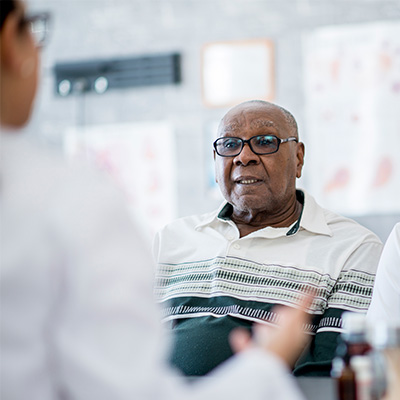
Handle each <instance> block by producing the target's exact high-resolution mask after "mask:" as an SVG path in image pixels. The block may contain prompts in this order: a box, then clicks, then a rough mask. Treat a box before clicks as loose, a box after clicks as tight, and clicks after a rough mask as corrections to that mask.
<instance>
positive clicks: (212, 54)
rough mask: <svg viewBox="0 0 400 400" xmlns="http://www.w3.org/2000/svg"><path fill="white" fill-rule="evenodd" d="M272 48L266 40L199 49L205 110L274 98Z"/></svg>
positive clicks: (228, 43)
mask: <svg viewBox="0 0 400 400" xmlns="http://www.w3.org/2000/svg"><path fill="white" fill-rule="evenodd" d="M273 68H274V47H273V43H272V42H271V41H270V40H267V39H253V40H241V41H227V42H214V43H208V44H205V45H204V46H203V49H202V95H203V103H204V104H205V105H206V106H207V107H230V106H233V105H236V104H238V103H241V102H242V101H246V100H253V99H261V100H273V98H274V72H273V71H274V69H273Z"/></svg>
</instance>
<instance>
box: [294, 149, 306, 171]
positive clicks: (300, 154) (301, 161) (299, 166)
mask: <svg viewBox="0 0 400 400" xmlns="http://www.w3.org/2000/svg"><path fill="white" fill-rule="evenodd" d="M304 155H305V147H304V143H302V142H299V143H297V153H296V157H297V165H296V178H300V177H301V171H302V169H303V165H304Z"/></svg>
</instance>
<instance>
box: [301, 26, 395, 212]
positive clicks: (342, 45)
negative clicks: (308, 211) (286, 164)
mask: <svg viewBox="0 0 400 400" xmlns="http://www.w3.org/2000/svg"><path fill="white" fill-rule="evenodd" d="M303 50H304V74H305V76H304V78H305V80H304V84H305V88H304V93H305V112H306V118H305V127H304V134H303V138H305V139H306V174H307V179H306V180H305V182H307V189H308V190H309V191H310V192H311V193H312V194H313V195H314V196H315V197H316V198H317V200H318V201H319V203H320V204H321V205H323V206H324V207H326V208H330V209H332V210H334V211H337V212H340V213H343V214H347V215H363V214H371V213H375V214H377V213H378V214H379V213H397V212H399V211H400V21H394V22H380V23H368V24H359V25H350V26H334V27H327V28H321V29H317V30H315V31H313V32H311V33H309V34H307V35H306V36H305V37H304V48H303Z"/></svg>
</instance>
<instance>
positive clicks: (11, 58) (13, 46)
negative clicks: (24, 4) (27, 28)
mask: <svg viewBox="0 0 400 400" xmlns="http://www.w3.org/2000/svg"><path fill="white" fill-rule="evenodd" d="M18 25H19V19H18V16H17V13H15V12H11V13H10V14H9V15H8V16H7V18H6V20H5V21H4V24H3V28H2V30H1V35H0V55H1V67H2V68H5V69H6V70H7V72H9V73H14V74H19V73H20V69H21V64H22V62H23V60H24V54H23V51H22V50H23V49H22V48H21V38H20V35H21V33H20V32H19V27H18ZM20 50H21V51H20Z"/></svg>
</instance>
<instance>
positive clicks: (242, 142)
mask: <svg viewBox="0 0 400 400" xmlns="http://www.w3.org/2000/svg"><path fill="white" fill-rule="evenodd" d="M258 137H273V138H274V139H276V141H277V146H276V150H274V151H270V152H268V153H260V152H259V151H255V150H254V149H253V146H252V145H251V140H252V139H254V138H258ZM223 139H237V140H239V141H240V142H241V144H242V145H241V147H240V149H239V151H238V152H237V153H235V154H220V153H219V152H218V150H217V143H218V141H220V140H223ZM292 141H294V142H298V139H297V138H296V137H294V136H291V137H288V138H286V139H281V138H278V136H275V135H256V136H252V137H251V138H250V139H247V140H245V139H242V138H238V137H234V136H224V137H220V138H218V139H217V140H215V142H214V143H213V146H214V150H215V152H216V153H217V154H218V155H219V156H220V157H236V156H238V155H239V154H240V153H241V152H242V150H243V147H244V145H245V144H246V143H247V144H248V145H249V147H250V149H251V151H252V152H253V153H254V154H257V155H258V156H265V155H267V154H274V153H276V152H277V151H278V150H279V146H280V145H281V144H282V143H287V142H292Z"/></svg>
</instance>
